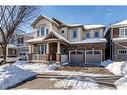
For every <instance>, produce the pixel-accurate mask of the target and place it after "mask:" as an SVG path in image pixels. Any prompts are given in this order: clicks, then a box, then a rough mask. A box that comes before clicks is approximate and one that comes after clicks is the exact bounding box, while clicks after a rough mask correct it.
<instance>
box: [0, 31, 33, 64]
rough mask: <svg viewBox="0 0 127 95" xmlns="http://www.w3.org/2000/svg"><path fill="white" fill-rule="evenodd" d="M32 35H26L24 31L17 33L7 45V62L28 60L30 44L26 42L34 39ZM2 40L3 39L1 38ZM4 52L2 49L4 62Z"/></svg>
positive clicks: (1, 54) (0, 55) (0, 49)
mask: <svg viewBox="0 0 127 95" xmlns="http://www.w3.org/2000/svg"><path fill="white" fill-rule="evenodd" d="M32 38H33V36H32V34H31V33H26V32H24V31H21V30H20V31H16V32H15V33H14V34H13V35H12V37H11V39H10V41H9V44H8V45H7V50H6V54H7V62H14V61H16V60H18V59H22V60H27V56H28V44H27V43H26V42H25V41H26V40H28V39H32ZM0 40H2V39H1V37H0ZM2 57H3V52H2V48H1V47H0V61H1V60H3V59H2Z"/></svg>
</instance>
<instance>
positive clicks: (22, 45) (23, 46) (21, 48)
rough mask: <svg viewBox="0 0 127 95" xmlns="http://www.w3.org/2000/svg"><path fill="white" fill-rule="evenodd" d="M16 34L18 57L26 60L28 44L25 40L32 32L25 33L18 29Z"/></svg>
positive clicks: (30, 36) (31, 36)
mask: <svg viewBox="0 0 127 95" xmlns="http://www.w3.org/2000/svg"><path fill="white" fill-rule="evenodd" d="M16 34H17V47H18V57H20V59H22V60H27V56H28V52H29V46H28V43H26V40H29V39H32V38H33V34H32V33H26V32H24V31H21V30H20V31H18V32H16Z"/></svg>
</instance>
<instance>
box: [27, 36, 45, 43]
mask: <svg viewBox="0 0 127 95" xmlns="http://www.w3.org/2000/svg"><path fill="white" fill-rule="evenodd" d="M43 39H44V37H41V38H34V39H29V40H27V41H26V42H27V43H32V42H33V43H34V42H42V41H43Z"/></svg>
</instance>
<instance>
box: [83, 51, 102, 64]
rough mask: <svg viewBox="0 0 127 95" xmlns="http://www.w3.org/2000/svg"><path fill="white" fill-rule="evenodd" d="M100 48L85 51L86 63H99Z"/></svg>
mask: <svg viewBox="0 0 127 95" xmlns="http://www.w3.org/2000/svg"><path fill="white" fill-rule="evenodd" d="M101 56H102V53H101V50H87V51H86V53H85V60H86V63H92V64H94V63H95V64H96V63H101Z"/></svg>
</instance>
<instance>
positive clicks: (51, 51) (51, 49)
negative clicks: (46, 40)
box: [49, 43, 57, 61]
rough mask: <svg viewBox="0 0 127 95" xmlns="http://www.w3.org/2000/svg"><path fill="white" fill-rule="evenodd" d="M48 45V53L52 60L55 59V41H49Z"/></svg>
mask: <svg viewBox="0 0 127 95" xmlns="http://www.w3.org/2000/svg"><path fill="white" fill-rule="evenodd" d="M49 47H50V55H51V57H52V58H51V59H52V61H56V53H57V44H56V43H51V44H50V45H49Z"/></svg>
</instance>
